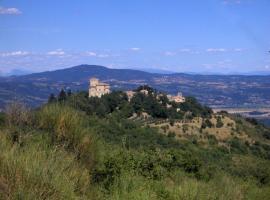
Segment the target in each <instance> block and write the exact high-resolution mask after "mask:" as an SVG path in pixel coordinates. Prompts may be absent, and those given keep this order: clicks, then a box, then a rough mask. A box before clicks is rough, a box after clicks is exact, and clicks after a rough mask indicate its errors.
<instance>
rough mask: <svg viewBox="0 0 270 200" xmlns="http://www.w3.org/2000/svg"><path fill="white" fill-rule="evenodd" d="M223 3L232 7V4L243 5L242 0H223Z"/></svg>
mask: <svg viewBox="0 0 270 200" xmlns="http://www.w3.org/2000/svg"><path fill="white" fill-rule="evenodd" d="M222 3H223V4H224V5H230V4H241V3H242V1H241V0H223V1H222Z"/></svg>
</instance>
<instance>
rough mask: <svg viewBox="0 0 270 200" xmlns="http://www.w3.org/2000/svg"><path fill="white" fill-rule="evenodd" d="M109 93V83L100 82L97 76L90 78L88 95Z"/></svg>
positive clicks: (96, 95) (94, 95) (99, 95)
mask: <svg viewBox="0 0 270 200" xmlns="http://www.w3.org/2000/svg"><path fill="white" fill-rule="evenodd" d="M108 93H110V85H109V84H107V83H102V82H100V81H99V80H98V79H97V78H91V79H90V86H89V97H101V96H102V95H104V94H108Z"/></svg>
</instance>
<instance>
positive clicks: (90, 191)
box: [0, 105, 270, 200]
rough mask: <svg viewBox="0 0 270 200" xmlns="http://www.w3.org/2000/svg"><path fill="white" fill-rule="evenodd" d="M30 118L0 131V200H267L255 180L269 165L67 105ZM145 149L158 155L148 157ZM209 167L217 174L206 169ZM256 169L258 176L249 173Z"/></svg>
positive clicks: (269, 190)
mask: <svg viewBox="0 0 270 200" xmlns="http://www.w3.org/2000/svg"><path fill="white" fill-rule="evenodd" d="M28 114H29V115H30V117H29V118H28V120H27V121H26V122H25V121H24V123H23V125H22V123H20V122H18V121H16V123H17V124H15V122H14V124H13V125H12V126H3V127H2V128H1V131H0V152H1V154H0V160H1V162H0V194H1V196H0V199H1V198H2V199H8V198H9V199H138V200H139V199H267V198H268V197H269V195H270V187H269V184H268V183H269V182H267V184H264V185H261V184H259V183H258V180H257V179H256V177H255V176H260V175H261V177H260V178H262V179H265V178H269V176H268V174H266V175H265V174H264V172H265V171H267V166H269V161H267V160H264V159H260V158H256V157H254V156H252V155H250V154H245V155H242V154H233V155H231V154H222V153H221V152H219V151H216V154H215V149H213V150H210V151H211V153H209V154H207V153H205V152H204V151H203V150H202V149H199V148H197V146H196V145H192V144H188V143H187V144H184V143H182V144H175V143H174V142H173V140H171V139H170V140H168V139H166V138H167V137H166V136H158V137H157V133H156V132H152V131H149V130H148V129H147V128H139V127H135V128H134V127H133V128H132V127H131V126H132V125H133V126H135V125H134V124H123V123H120V122H119V123H117V122H115V121H114V120H112V121H110V119H103V121H100V119H98V118H96V117H91V118H89V116H87V115H85V114H84V113H82V112H79V111H76V110H74V109H71V108H69V107H66V106H60V105H50V106H46V107H44V108H42V109H41V110H39V111H36V112H32V113H28ZM30 119H31V120H30ZM15 133H16V134H15ZM133 133H134V134H133ZM14 134H15V135H16V136H18V137H16V138H17V139H16V140H15V141H14ZM111 135H112V137H110V136H111ZM134 135H140V136H138V137H137V136H136V137H134ZM117 137H120V139H118V140H117ZM138 138H139V139H140V140H142V141H140V140H139V139H138ZM136 141H137V142H136ZM150 141H151V142H152V143H151V142H150ZM153 141H154V142H153ZM129 142H133V143H132V144H129ZM141 142H143V144H144V146H143V147H142V146H140V143H141ZM148 144H151V145H150V146H152V145H154V146H157V144H158V146H159V148H155V150H151V148H148V147H147V145H148ZM168 145H169V146H174V148H167V146H168ZM171 151H173V152H174V151H176V153H175V154H173V153H171ZM206 151H207V150H206ZM188 153H191V154H188ZM214 154H215V156H216V158H215V156H212V158H211V159H212V160H213V161H212V163H206V164H203V163H201V164H198V163H197V160H196V159H195V157H198V158H199V160H200V162H203V161H204V160H206V161H207V162H210V159H209V158H204V157H207V156H208V155H214ZM187 155H191V156H187ZM217 155H219V156H217ZM172 156H176V157H177V158H173V157H172ZM178 157H179V158H178ZM193 157H194V158H193ZM224 157H228V158H226V159H225V158H224ZM219 161H220V162H221V164H219V163H218V162H219ZM175 163H177V164H178V165H177V166H175V165H174V164H175ZM210 164H214V165H215V167H216V168H215V170H214V171H215V173H211V170H210V168H207V167H210ZM225 165H227V166H225ZM194 166H198V167H199V169H198V171H196V169H194ZM247 166H249V167H247ZM262 166H265V168H262ZM222 168H226V169H225V170H224V169H222ZM204 170H205V171H204ZM260 170H261V174H256V173H255V172H254V171H256V172H257V171H260ZM209 173H210V174H209ZM252 173H253V174H254V173H255V174H254V175H253V174H252ZM207 174H209V176H210V177H206V175H207ZM265 181H267V180H265Z"/></svg>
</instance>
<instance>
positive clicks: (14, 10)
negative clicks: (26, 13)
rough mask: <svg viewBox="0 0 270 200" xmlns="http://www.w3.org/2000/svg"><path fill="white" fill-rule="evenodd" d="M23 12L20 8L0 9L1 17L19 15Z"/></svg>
mask: <svg viewBox="0 0 270 200" xmlns="http://www.w3.org/2000/svg"><path fill="white" fill-rule="evenodd" d="M19 14H22V12H21V11H20V10H19V9H18V8H4V7H0V15H19Z"/></svg>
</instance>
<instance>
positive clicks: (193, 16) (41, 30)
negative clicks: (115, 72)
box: [0, 0, 270, 75]
mask: <svg viewBox="0 0 270 200" xmlns="http://www.w3.org/2000/svg"><path fill="white" fill-rule="evenodd" d="M269 10H270V1H269V0H133V1H132V0H76V1H71V0H0V75H1V74H5V73H8V72H10V71H12V70H14V69H17V70H26V71H33V72H40V71H46V70H54V69H61V68H67V67H72V66H75V65H79V64H96V65H103V66H107V67H110V68H131V69H153V70H166V71H174V72H192V73H217V74H218V73H223V74H226V73H243V74H244V73H249V72H252V73H253V72H258V71H259V72H262V71H264V72H269V73H270V52H269V51H270V12H269Z"/></svg>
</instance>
